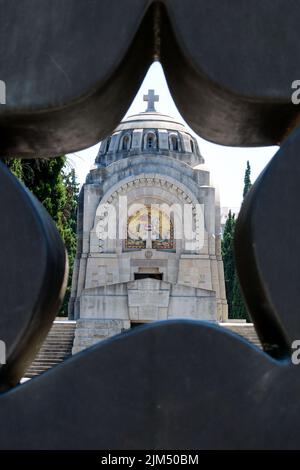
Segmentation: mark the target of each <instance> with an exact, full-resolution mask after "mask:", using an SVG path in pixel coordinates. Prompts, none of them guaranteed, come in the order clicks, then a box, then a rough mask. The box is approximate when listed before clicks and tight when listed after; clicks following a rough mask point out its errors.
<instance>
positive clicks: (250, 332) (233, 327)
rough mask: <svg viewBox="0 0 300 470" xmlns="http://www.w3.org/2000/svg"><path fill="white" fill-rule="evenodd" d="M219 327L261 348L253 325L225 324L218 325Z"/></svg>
mask: <svg viewBox="0 0 300 470" xmlns="http://www.w3.org/2000/svg"><path fill="white" fill-rule="evenodd" d="M220 326H222V327H224V328H228V329H229V330H230V331H232V332H234V333H237V334H238V335H240V336H243V337H244V338H245V339H247V340H248V341H250V343H254V344H255V345H256V346H258V347H259V348H262V345H261V342H260V340H259V338H258V336H257V334H256V331H255V328H254V326H253V323H242V322H241V323H240V322H236V323H234V322H228V323H227V322H226V323H220Z"/></svg>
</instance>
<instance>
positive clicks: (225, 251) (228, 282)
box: [222, 161, 252, 321]
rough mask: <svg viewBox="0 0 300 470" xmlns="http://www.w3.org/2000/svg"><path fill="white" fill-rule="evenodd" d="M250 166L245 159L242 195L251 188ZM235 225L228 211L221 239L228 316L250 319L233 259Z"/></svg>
mask: <svg viewBox="0 0 300 470" xmlns="http://www.w3.org/2000/svg"><path fill="white" fill-rule="evenodd" d="M251 186H252V184H251V167H250V164H249V161H247V167H246V171H245V177H244V190H243V197H245V196H246V194H247V193H248V191H249V190H250V189H251ZM235 226H236V219H235V214H232V213H231V211H229V213H228V217H227V220H226V224H225V227H224V233H223V240H222V256H223V263H224V277H225V288H226V297H227V303H228V313H229V318H233V319H243V318H244V319H246V320H247V321H250V317H249V314H248V311H247V308H246V305H245V301H244V298H243V294H242V292H241V288H240V284H239V280H238V276H237V272H236V267H235V259H234V246H233V240H234V232H235Z"/></svg>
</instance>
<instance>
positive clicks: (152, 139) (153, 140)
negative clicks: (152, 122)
mask: <svg viewBox="0 0 300 470" xmlns="http://www.w3.org/2000/svg"><path fill="white" fill-rule="evenodd" d="M156 148H157V137H156V133H155V132H154V131H150V132H147V133H145V136H144V150H155V149H156Z"/></svg>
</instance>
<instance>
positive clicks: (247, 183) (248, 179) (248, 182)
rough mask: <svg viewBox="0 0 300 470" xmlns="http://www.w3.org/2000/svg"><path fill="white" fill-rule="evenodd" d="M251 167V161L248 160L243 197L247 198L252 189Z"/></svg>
mask: <svg viewBox="0 0 300 470" xmlns="http://www.w3.org/2000/svg"><path fill="white" fill-rule="evenodd" d="M251 186H252V184H251V167H250V163H249V161H247V167H246V171H245V177H244V190H243V198H245V196H246V194H247V193H248V191H249V190H250V189H251Z"/></svg>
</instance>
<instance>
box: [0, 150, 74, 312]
mask: <svg viewBox="0 0 300 470" xmlns="http://www.w3.org/2000/svg"><path fill="white" fill-rule="evenodd" d="M4 163H6V165H7V166H8V167H9V168H10V170H11V171H12V173H14V175H15V176H17V178H19V179H20V180H21V181H22V182H23V183H24V184H25V186H26V187H27V188H28V189H29V190H30V191H32V193H33V194H34V195H35V196H36V197H37V199H39V201H40V202H41V203H42V204H43V206H44V207H45V208H46V209H47V211H48V212H49V214H50V215H51V217H52V219H53V220H54V222H55V224H56V226H57V228H58V230H59V232H60V235H61V237H62V239H63V240H64V243H65V246H66V249H67V252H68V258H69V279H68V286H67V291H66V295H65V298H64V301H63V305H62V308H61V310H60V315H67V309H68V301H69V296H70V290H71V281H72V269H73V263H74V259H75V255H76V211H77V201H78V191H79V187H78V186H79V185H78V183H77V182H76V175H75V171H74V169H68V166H67V159H66V157H65V156H64V155H62V156H59V157H56V158H51V159H46V158H42V159H30V160H27V159H17V158H16V159H5V160H4Z"/></svg>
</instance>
